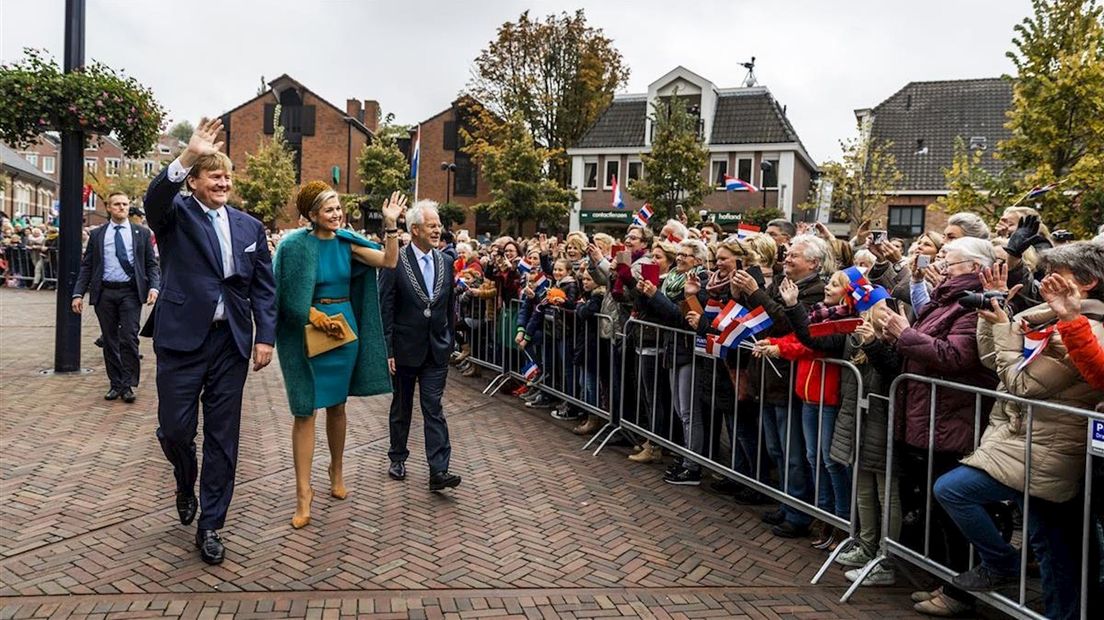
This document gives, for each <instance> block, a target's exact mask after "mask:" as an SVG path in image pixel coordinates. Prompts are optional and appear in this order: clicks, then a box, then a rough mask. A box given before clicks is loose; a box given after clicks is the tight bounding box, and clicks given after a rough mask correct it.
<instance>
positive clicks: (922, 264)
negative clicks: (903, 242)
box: [916, 254, 931, 269]
mask: <svg viewBox="0 0 1104 620" xmlns="http://www.w3.org/2000/svg"><path fill="white" fill-rule="evenodd" d="M930 264H931V257H930V256H928V255H927V254H920V255H919V256H917V257H916V268H917V269H926V268H927V266H928V265H930Z"/></svg>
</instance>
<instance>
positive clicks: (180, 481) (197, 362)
mask: <svg viewBox="0 0 1104 620" xmlns="http://www.w3.org/2000/svg"><path fill="white" fill-rule="evenodd" d="M221 130H222V122H221V121H219V120H217V119H216V120H211V121H209V120H207V119H202V120H201V121H200V122H199V126H198V127H196V129H195V132H194V133H193V134H192V138H191V140H190V141H189V142H188V148H187V149H186V150H185V151H184V152H183V153H181V155H180V157H178V158H177V159H176V160H175V161H173V162H172V163H171V164H169V166H168V167H167V168H166V169H164V170H162V171H161V173H160V174H158V175H157V177H156V178H154V179H153V182H151V183H150V186H149V189H148V190H147V192H146V199H145V202H144V206H145V208H146V219H147V222H148V223H149V225H150V228H152V229H153V232H154V233H155V234H156V235H157V246H158V250H159V251H160V254H161V295H160V298H159V299H158V303H157V305H156V306H155V307H154V312H153V315H152V316H151V318H150V321H151V322H150V323H149V324H147V326H146V329H145V330H144V332H143V333H151V334H152V336H153V350H154V352H155V353H157V394H158V397H159V404H158V408H157V421H158V425H159V427H158V429H157V438H158V439H159V440H160V442H161V448H162V450H163V451H164V452H165V456H166V457H167V458H168V459H169V462H170V463H172V466H173V473H174V475H175V476H176V508H177V512H178V513H179V516H180V523H181V524H183V525H188V524H189V523H191V522H192V520H193V519H194V518H195V516H196V511H197V508H198V509H199V510H200V516H199V523H198V530H197V531H196V546H197V547H198V548H199V552H200V556H201V557H202V558H203V561H204V562H207V563H208V564H218V563H220V562H222V559H223V556H224V547H223V543H222V540H221V539H220V537H219V534H218V530H220V529H222V526H223V524H224V522H225V521H226V512H227V509H228V508H229V506H230V498H231V496H232V495H233V493H234V471H235V468H236V466H237V460H238V435H239V430H240V427H241V405H242V389H243V388H244V386H245V377H246V374H247V373H248V369H249V357H250V353H252V357H253V370H254V371H257V370H260V369H262V368H264V367H265V366H267V365H268V364H269V362H271V361H272V345H273V342H275V339H276V284H275V278H274V277H273V275H272V257H271V256H270V254H269V251H268V241H267V239H266V236H265V230H264V226H262V225H261V223H260V222H258V221H257V220H255V219H254V218H253V217H251V216H249V215H247V214H245V213H242V212H241V211H238V210H237V209H234V208H232V207H230V206H227V204H226V201H227V200H228V199H229V197H230V188H231V167H232V165H231V163H230V158H229V157H227V156H226V154H224V153H222V152H221V151H220V150H219V149H220V148H221V147H222V143H221V142H216V141H215V140H216V138H217V136H218V134H219V131H221ZM185 183H186V184H187V187H188V190H189V191H190V192H191V195H190V196H185V195H183V194H181V193H180V189H181V186H182V185H184V184H185ZM254 323H256V333H254ZM201 402H202V403H203V472H202V475H200V473H199V465H198V463H197V461H196V445H195V436H196V428H197V424H198V419H199V404H200V403H201ZM197 478H199V501H198V506H197V501H196V496H195V483H196V479H197Z"/></svg>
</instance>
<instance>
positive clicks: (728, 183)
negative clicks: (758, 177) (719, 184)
mask: <svg viewBox="0 0 1104 620" xmlns="http://www.w3.org/2000/svg"><path fill="white" fill-rule="evenodd" d="M724 184H725V191H726V192H757V191H759V188H758V187H755V186H754V185H752V184H751V183H748V182H747V181H743V180H741V179H737V178H736V177H730V176H728V175H727V174H726V175H724Z"/></svg>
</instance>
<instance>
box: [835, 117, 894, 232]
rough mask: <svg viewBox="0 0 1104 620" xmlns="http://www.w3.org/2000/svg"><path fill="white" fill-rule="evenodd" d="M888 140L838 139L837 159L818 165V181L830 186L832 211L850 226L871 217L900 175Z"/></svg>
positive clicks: (891, 144) (892, 188)
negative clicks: (839, 150)
mask: <svg viewBox="0 0 1104 620" xmlns="http://www.w3.org/2000/svg"><path fill="white" fill-rule="evenodd" d="M891 146H893V143H892V142H890V141H888V140H881V141H879V140H874V139H869V140H862V139H860V138H852V139H849V140H841V141H840V148H841V150H842V157H841V158H840V161H829V162H827V163H825V164H823V165H821V167H820V178H821V179H822V183H831V185H832V201H831V204H832V207H831V208H832V212H833V213H835V214H836V216H837V217H838V218H840V219H842V220H843V221H846V222H851V225H852V226H858V225H859V224H860V223H862V222H865V221H868V220H870V219H872V218H873V217H874V215H875V213H877V211H878V208H879V207H880V206H881V205H882V204H883V203H884V202H885V199H886V195H887V194H888V193H889V192H891V191H893V190H894V189H895V188H896V187H897V184H898V183H900V182H901V179H902V178H903V176H904V175H902V174H901V171H900V170H898V169H897V159H896V158H895V157H894V156H893V153H891V152H890V150H889V149H890V147H891Z"/></svg>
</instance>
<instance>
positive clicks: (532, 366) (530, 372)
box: [521, 360, 540, 381]
mask: <svg viewBox="0 0 1104 620" xmlns="http://www.w3.org/2000/svg"><path fill="white" fill-rule="evenodd" d="M539 374H540V367H539V366H537V363H536V362H534V361H533V360H529V361H528V362H525V365H524V366H522V367H521V376H523V377H525V380H526V381H532V380H534V379H536V378H537V375H539Z"/></svg>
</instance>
